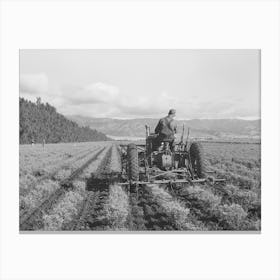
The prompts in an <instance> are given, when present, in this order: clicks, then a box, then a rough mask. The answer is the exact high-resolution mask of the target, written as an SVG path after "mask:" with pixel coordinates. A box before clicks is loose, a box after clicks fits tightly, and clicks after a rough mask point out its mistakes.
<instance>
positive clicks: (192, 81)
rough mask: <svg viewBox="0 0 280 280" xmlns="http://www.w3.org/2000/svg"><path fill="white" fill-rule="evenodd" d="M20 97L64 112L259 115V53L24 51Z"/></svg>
mask: <svg viewBox="0 0 280 280" xmlns="http://www.w3.org/2000/svg"><path fill="white" fill-rule="evenodd" d="M19 91H20V92H19V94H20V96H21V97H24V98H26V99H28V100H31V101H35V100H36V98H37V97H41V99H42V102H44V103H45V102H48V103H50V104H51V105H53V106H54V107H56V108H57V111H58V112H59V113H62V114H65V115H81V116H87V117H96V118H97V117H98V118H100V117H101V118H105V117H106V118H122V119H129V118H150V117H153V118H158V117H162V116H165V115H166V114H167V112H168V110H169V109H171V108H174V109H176V111H177V114H176V117H177V119H193V118H199V119H206V118H215V119H222V118H242V119H258V118H260V51H259V50H241V49H240V50H183V49H180V50H148V49H147V50H110V49H108V50H86V49H85V50H20V85H19Z"/></svg>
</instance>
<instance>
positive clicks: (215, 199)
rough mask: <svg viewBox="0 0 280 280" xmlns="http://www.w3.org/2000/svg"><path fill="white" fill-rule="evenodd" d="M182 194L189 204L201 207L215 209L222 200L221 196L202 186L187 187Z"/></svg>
mask: <svg viewBox="0 0 280 280" xmlns="http://www.w3.org/2000/svg"><path fill="white" fill-rule="evenodd" d="M182 195H183V196H184V197H185V198H186V204H187V205H188V204H190V206H191V205H194V206H195V207H197V208H199V209H214V208H215V207H217V205H219V204H220V202H221V197H219V196H216V195H215V194H213V193H212V192H211V191H210V190H205V189H203V188H202V187H200V186H189V187H186V188H185V189H184V190H183V191H182Z"/></svg>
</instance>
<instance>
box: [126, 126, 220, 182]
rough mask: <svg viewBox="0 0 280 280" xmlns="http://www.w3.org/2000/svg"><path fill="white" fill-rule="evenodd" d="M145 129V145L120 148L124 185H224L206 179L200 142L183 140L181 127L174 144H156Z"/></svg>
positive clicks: (216, 180) (153, 135) (213, 179)
mask: <svg viewBox="0 0 280 280" xmlns="http://www.w3.org/2000/svg"><path fill="white" fill-rule="evenodd" d="M145 127H146V141H145V144H135V143H130V144H128V145H121V155H122V164H123V168H122V170H123V172H122V178H123V183H122V184H124V185H130V186H131V185H137V186H138V185H141V184H142V185H145V184H148V183H155V184H172V183H204V182H206V181H208V182H209V183H212V184H214V183H216V182H223V181H224V179H215V178H214V177H213V176H208V173H213V172H211V171H207V170H206V163H205V159H204V151H203V147H202V145H201V143H200V142H196V141H192V142H189V141H188V140H189V133H190V130H189V129H188V134H187V138H186V141H184V127H183V132H182V136H181V141H180V142H179V143H176V144H175V145H172V146H171V145H170V142H167V141H166V142H160V143H159V142H158V135H157V134H154V133H151V132H150V127H149V126H147V125H146V126H145Z"/></svg>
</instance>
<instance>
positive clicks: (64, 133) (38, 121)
mask: <svg viewBox="0 0 280 280" xmlns="http://www.w3.org/2000/svg"><path fill="white" fill-rule="evenodd" d="M19 137H20V144H28V143H32V141H34V142H35V143H38V142H39V143H43V140H45V142H46V143H58V142H87V141H105V140H110V139H109V138H108V137H107V136H106V135H105V134H103V133H101V132H98V131H96V130H95V129H91V128H89V127H80V126H78V124H76V123H75V122H73V121H70V120H68V119H67V118H65V117H64V116H63V115H61V114H59V113H57V111H56V109H55V108H54V107H53V106H51V105H50V104H49V103H46V104H44V103H42V101H41V98H40V97H39V98H37V101H36V103H33V102H31V101H28V100H25V99H24V98H20V99H19Z"/></svg>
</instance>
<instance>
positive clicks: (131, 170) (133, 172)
mask: <svg viewBox="0 0 280 280" xmlns="http://www.w3.org/2000/svg"><path fill="white" fill-rule="evenodd" d="M127 174H128V179H129V180H131V181H138V180H139V165H138V151H137V146H136V145H135V144H133V143H132V144H129V145H128V146H127Z"/></svg>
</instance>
